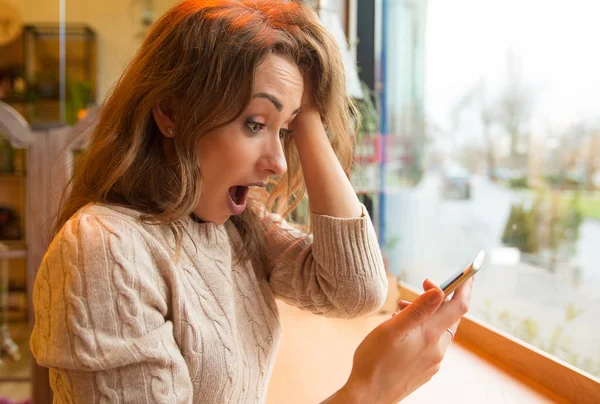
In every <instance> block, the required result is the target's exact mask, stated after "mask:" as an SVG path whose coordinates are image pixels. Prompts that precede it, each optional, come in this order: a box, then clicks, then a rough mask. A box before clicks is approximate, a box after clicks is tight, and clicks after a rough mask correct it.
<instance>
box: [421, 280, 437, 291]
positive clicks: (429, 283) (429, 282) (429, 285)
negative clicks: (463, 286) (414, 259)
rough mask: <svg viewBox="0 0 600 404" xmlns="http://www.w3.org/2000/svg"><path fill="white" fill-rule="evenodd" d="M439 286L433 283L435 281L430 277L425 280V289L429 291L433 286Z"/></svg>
mask: <svg viewBox="0 0 600 404" xmlns="http://www.w3.org/2000/svg"><path fill="white" fill-rule="evenodd" d="M437 287H438V286H437V285H436V284H435V283H433V281H432V280H431V279H429V278H425V280H424V281H423V290H425V291H427V290H429V289H431V288H437Z"/></svg>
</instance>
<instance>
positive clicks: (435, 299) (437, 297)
mask: <svg viewBox="0 0 600 404" xmlns="http://www.w3.org/2000/svg"><path fill="white" fill-rule="evenodd" d="M442 297H443V296H442V294H441V293H438V292H437V291H435V292H431V294H430V295H429V296H428V297H427V303H429V304H431V305H432V306H433V305H436V304H438V303H439V302H440V301H441V300H442Z"/></svg>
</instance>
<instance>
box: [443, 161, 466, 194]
mask: <svg viewBox="0 0 600 404" xmlns="http://www.w3.org/2000/svg"><path fill="white" fill-rule="evenodd" d="M442 196H443V197H444V198H446V199H455V198H456V199H471V174H470V173H469V171H467V170H466V169H465V168H463V167H460V166H449V167H445V168H444V170H443V171H442Z"/></svg>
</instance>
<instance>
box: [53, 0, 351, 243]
mask: <svg viewBox="0 0 600 404" xmlns="http://www.w3.org/2000/svg"><path fill="white" fill-rule="evenodd" d="M270 53H276V54H280V55H283V56H287V57H289V58H291V60H293V61H295V62H296V63H297V65H298V66H299V68H300V70H301V71H302V72H309V74H310V77H311V78H312V82H313V94H314V100H313V101H314V103H315V105H317V106H318V108H319V110H320V112H321V115H322V117H323V122H324V125H325V129H326V131H327V133H328V136H329V139H330V142H331V144H332V146H333V148H334V150H335V152H336V155H337V156H338V158H339V160H340V162H341V163H342V166H343V168H344V169H345V170H346V173H347V174H348V175H349V172H350V168H351V164H352V151H353V147H352V139H353V130H352V123H351V114H352V113H355V111H356V109H355V107H354V104H353V103H352V100H351V99H350V98H349V97H348V95H347V92H346V83H345V74H344V68H343V64H342V58H341V55H340V52H339V50H338V48H337V46H336V43H335V40H334V39H333V37H332V36H331V35H330V34H329V33H328V32H327V31H326V30H325V28H324V27H323V26H322V25H321V23H320V21H319V18H318V16H317V15H316V13H315V12H314V11H313V10H312V9H310V8H309V7H307V6H305V5H303V4H301V3H300V2H296V1H292V2H290V1H277V0H271V1H254V0H252V1H232V0H229V1H228V0H187V1H183V2H182V3H180V4H178V5H176V6H174V7H173V8H171V9H170V10H169V11H168V12H167V13H165V14H164V15H163V16H162V17H161V18H160V19H159V20H158V21H157V22H156V23H155V24H154V25H153V27H152V28H151V31H150V32H149V33H148V35H147V37H146V38H145V40H144V42H143V43H142V45H141V47H140V49H139V50H138V52H137V53H136V55H135V56H134V58H133V60H132V61H131V63H130V64H129V66H128V67H127V69H126V70H125V71H124V73H123V75H122V76H121V78H120V79H119V81H118V82H117V83H116V85H115V86H114V87H113V89H112V92H111V94H109V95H108V97H107V98H106V100H105V102H104V105H103V107H102V109H101V111H100V114H99V118H98V121H97V125H96V127H95V129H94V131H93V133H92V135H91V139H90V141H89V144H88V147H87V149H86V152H85V155H84V157H83V158H82V161H81V164H80V165H79V169H78V171H77V172H76V173H75V174H74V176H73V178H72V179H71V182H70V187H69V189H70V192H69V193H68V194H66V197H65V198H64V201H63V202H64V203H62V204H61V208H60V211H59V212H58V215H57V218H56V221H55V226H54V232H55V234H56V233H57V232H58V230H60V228H61V227H62V226H63V225H64V224H65V222H66V221H67V220H68V219H69V218H70V217H71V216H73V215H74V214H75V213H76V212H77V211H78V210H79V209H80V208H81V207H83V206H84V205H86V204H88V203H104V204H118V205H122V206H127V207H130V208H133V209H136V210H138V211H140V212H142V213H143V215H142V220H144V221H146V222H148V223H155V224H168V225H171V226H172V228H173V229H175V230H176V229H177V227H178V226H177V224H178V221H179V219H181V218H182V217H184V216H186V215H190V213H191V212H192V210H193V209H194V208H195V207H196V205H197V204H198V201H199V197H200V192H201V186H202V173H201V172H200V170H199V167H198V161H197V156H196V147H195V146H196V143H197V141H198V139H199V138H200V137H201V136H203V135H204V134H206V133H207V132H209V131H211V130H213V129H215V128H218V127H221V126H223V125H227V124H228V123H230V122H232V121H233V120H235V119H236V118H237V117H239V116H240V114H241V113H242V112H243V110H244V109H245V108H246V107H247V106H248V104H249V103H250V100H251V96H252V93H251V91H252V84H253V83H252V81H253V77H254V73H255V71H256V68H257V66H258V65H259V64H260V63H261V62H262V61H263V60H264V59H265V57H266V56H267V55H268V54H270ZM169 97H172V98H174V99H176V100H178V105H179V109H178V111H177V112H178V118H177V120H176V122H175V133H176V134H177V135H176V136H175V137H174V138H173V139H172V140H171V139H169V140H168V141H172V142H173V144H172V146H173V149H174V151H175V153H173V155H174V156H173V157H170V158H167V155H166V153H165V150H164V149H165V148H164V144H163V142H164V141H165V140H164V138H163V136H162V135H161V133H160V132H159V130H158V127H157V125H156V123H155V122H154V119H153V116H152V112H151V109H152V106H153V105H155V104H157V103H159V102H160V101H162V100H164V99H165V98H169ZM284 146H285V147H284V150H285V154H286V158H287V161H288V167H289V169H288V172H287V173H286V174H285V175H283V176H281V177H280V178H279V179H278V180H275V181H273V183H272V184H271V187H269V192H268V193H267V194H264V193H263V194H260V195H255V196H254V197H253V198H252V200H251V201H250V202H251V203H250V206H251V207H253V208H251V209H247V210H246V212H244V214H242V215H240V216H233V217H232V218H231V220H232V221H233V223H234V224H235V226H236V227H237V228H238V230H239V231H240V233H241V235H242V237H243V239H244V243H245V248H244V250H245V251H261V249H262V244H261V241H260V240H261V237H260V232H259V226H258V223H259V217H258V210H257V209H256V208H257V207H258V204H264V205H265V206H266V208H267V210H268V211H275V212H277V213H280V214H283V215H286V214H288V213H289V212H290V211H291V210H292V209H294V208H295V206H296V205H297V203H299V202H300V200H301V198H302V196H303V195H304V193H305V185H304V180H303V177H302V171H301V169H300V164H299V159H298V155H297V150H296V148H295V144H294V140H293V137H289V138H288V139H287V140H286V142H285V145H284Z"/></svg>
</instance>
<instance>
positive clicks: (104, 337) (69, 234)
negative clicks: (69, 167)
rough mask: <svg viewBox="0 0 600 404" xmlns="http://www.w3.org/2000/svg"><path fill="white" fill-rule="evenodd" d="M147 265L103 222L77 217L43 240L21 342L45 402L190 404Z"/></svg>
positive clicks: (127, 226)
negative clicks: (37, 369) (27, 334)
mask: <svg viewBox="0 0 600 404" xmlns="http://www.w3.org/2000/svg"><path fill="white" fill-rule="evenodd" d="M155 260H156V259H155V258H154V257H153V254H152V253H151V252H150V250H149V247H148V244H147V242H146V240H145V239H144V237H143V236H142V235H141V233H138V231H137V230H136V229H135V228H134V226H133V224H131V223H127V222H126V221H125V220H123V219H120V218H116V217H111V216H106V217H105V216H100V215H86V214H78V215H76V216H75V217H73V218H72V219H71V220H69V221H68V222H67V224H66V225H65V226H64V228H63V229H62V230H61V232H60V233H59V235H58V236H57V237H56V238H55V239H54V240H53V242H52V244H51V245H50V247H49V249H48V251H47V253H46V255H45V256H44V259H43V261H42V265H41V267H40V269H39V271H38V274H37V276H36V280H35V285H34V292H33V303H34V311H35V319H36V320H35V326H34V329H33V332H32V335H31V340H30V344H31V350H32V353H33V355H34V357H35V359H36V360H37V362H38V364H39V365H41V366H45V367H48V368H50V382H51V385H52V389H53V391H54V396H55V401H54V402H55V403H56V402H58V403H63V402H64V403H84V402H85V403H100V402H103V403H104V402H121V403H122V402H126V403H189V402H191V400H192V385H191V382H190V376H189V374H188V370H187V366H186V364H185V362H184V360H183V357H182V355H181V351H180V350H179V348H178V345H177V344H176V341H175V340H174V337H173V324H172V322H171V321H169V320H167V317H168V314H167V313H168V305H167V300H166V298H165V294H166V292H165V290H166V287H164V281H163V280H162V279H160V277H159V276H158V275H157V274H158V271H157V270H156V265H157V262H155ZM163 264H164V263H163ZM161 282H162V284H161Z"/></svg>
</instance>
